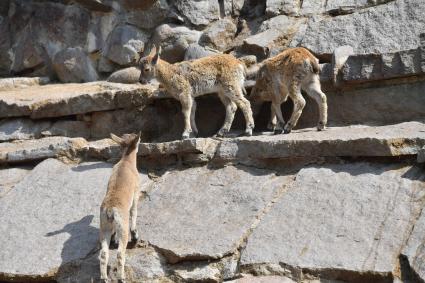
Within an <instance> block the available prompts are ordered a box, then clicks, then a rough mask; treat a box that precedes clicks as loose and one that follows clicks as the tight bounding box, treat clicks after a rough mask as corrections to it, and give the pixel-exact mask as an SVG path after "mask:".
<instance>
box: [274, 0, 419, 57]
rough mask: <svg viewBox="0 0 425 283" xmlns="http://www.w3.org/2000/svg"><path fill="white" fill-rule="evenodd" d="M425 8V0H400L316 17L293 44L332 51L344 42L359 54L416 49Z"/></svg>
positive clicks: (317, 50)
mask: <svg viewBox="0 0 425 283" xmlns="http://www.w3.org/2000/svg"><path fill="white" fill-rule="evenodd" d="M276 2H278V1H276ZM279 2H280V1H279ZM424 9H425V3H424V2H423V1H415V0H396V1H392V2H389V3H387V4H385V5H379V6H375V7H372V8H368V9H366V10H363V11H361V12H355V13H352V14H349V15H344V16H339V17H323V18H322V17H313V18H310V19H309V21H308V22H307V27H306V28H305V29H304V28H303V29H300V30H298V32H297V33H296V35H295V36H294V39H293V40H292V42H291V46H300V45H301V46H304V47H307V48H309V49H311V50H313V51H314V52H316V53H319V54H328V55H330V54H332V52H333V50H334V49H335V48H337V47H339V46H342V45H350V46H352V47H353V49H354V52H355V53H356V54H358V53H387V52H394V51H400V50H408V49H413V48H416V47H417V46H419V44H420V40H419V35H420V33H422V32H423V29H422V27H423V26H424V24H425V18H424V17H423V11H424ZM404 19H408V20H404ZM359 31H360V32H359Z"/></svg>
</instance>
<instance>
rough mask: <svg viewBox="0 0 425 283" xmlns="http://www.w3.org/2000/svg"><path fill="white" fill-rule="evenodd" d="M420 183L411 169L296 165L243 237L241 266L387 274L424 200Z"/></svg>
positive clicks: (420, 176) (339, 276)
mask: <svg viewBox="0 0 425 283" xmlns="http://www.w3.org/2000/svg"><path fill="white" fill-rule="evenodd" d="M423 180H424V174H423V173H422V172H421V169H420V168H417V167H411V166H407V167H401V168H400V167H399V166H388V165H379V164H367V163H353V164H346V165H344V164H343V165H325V166H314V167H309V168H305V169H302V170H301V171H300V172H299V173H298V174H297V177H296V181H295V183H294V184H293V186H292V187H291V188H290V189H289V190H288V192H287V193H286V194H285V195H284V196H283V197H282V198H281V199H280V200H279V201H278V202H277V203H276V204H275V206H274V207H273V209H272V210H271V212H270V213H269V214H268V215H266V216H265V218H264V220H263V221H262V222H261V223H260V224H259V225H258V227H257V228H256V229H255V230H254V232H253V233H252V235H251V236H250V237H249V239H248V243H247V246H246V249H245V250H244V251H243V252H242V257H241V262H240V264H241V266H242V269H250V268H252V269H255V268H256V265H259V266H261V264H264V265H267V264H281V266H287V267H289V268H294V269H300V268H302V269H305V270H308V271H311V272H320V273H321V274H322V276H324V278H327V276H330V279H342V280H344V279H348V278H350V272H357V273H358V275H357V276H359V279H360V278H361V273H364V274H366V273H374V274H375V276H376V281H379V279H380V277H383V278H385V277H388V274H390V273H391V272H392V271H393V270H394V268H395V265H394V262H395V261H396V260H397V257H398V253H399V252H400V249H401V247H402V246H403V244H404V242H405V241H406V239H407V238H408V236H409V233H410V230H411V229H412V227H413V223H414V220H415V219H416V218H417V217H418V216H419V214H420V211H421V209H422V206H423V205H424V199H423V197H424V193H423V192H424V186H425V185H424V183H423ZM306 207H308V208H309V209H308V210H306V209H305V208H306ZM276 243H279V244H276ZM347 254H350V256H349V257H347ZM332 269H337V270H340V272H336V273H333V272H332V271H331V270H332ZM327 273H328V274H327ZM333 276H335V277H336V278H332V277H333ZM344 277H346V278H344ZM300 279H302V278H300Z"/></svg>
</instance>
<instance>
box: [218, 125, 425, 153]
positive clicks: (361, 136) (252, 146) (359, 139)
mask: <svg viewBox="0 0 425 283" xmlns="http://www.w3.org/2000/svg"><path fill="white" fill-rule="evenodd" d="M422 127H425V125H424V124H423V123H420V122H406V123H401V124H397V128H395V126H394V125H392V126H379V127H369V126H346V127H331V128H328V129H327V130H326V131H323V132H318V131H315V130H313V129H312V130H300V131H298V132H297V131H295V132H293V133H292V132H291V134H289V135H274V136H266V135H262V136H256V137H253V138H248V137H241V138H235V139H227V140H223V141H222V142H221V143H220V144H219V146H218V148H217V151H216V153H215V156H214V157H215V158H217V159H224V160H246V159H257V158H258V159H266V158H290V157H292V156H298V157H301V156H304V157H314V156H397V155H411V154H417V152H418V151H419V150H420V149H421V147H422V146H423V145H422V142H420V141H419V140H420V139H423V138H425V132H420V131H421V130H420V129H421V128H422ZM418 137H420V138H419V139H418ZM408 140H410V141H408ZM424 142H425V140H424ZM313 144H314V146H313Z"/></svg>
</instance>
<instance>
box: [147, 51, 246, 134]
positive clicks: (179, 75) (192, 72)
mask: <svg viewBox="0 0 425 283" xmlns="http://www.w3.org/2000/svg"><path fill="white" fill-rule="evenodd" d="M160 53H161V47H159V48H158V49H157V48H156V46H155V47H154V48H153V49H152V51H151V52H150V54H149V55H148V56H146V57H144V58H141V59H140V61H139V67H140V70H141V73H140V82H142V83H147V82H148V81H150V80H151V79H153V78H156V79H157V80H158V81H159V82H160V83H161V84H162V85H163V86H164V87H165V88H166V90H167V92H169V93H170V94H171V95H172V96H173V97H174V98H175V99H177V100H179V101H180V103H181V105H182V112H183V116H184V131H183V135H182V138H183V139H186V138H189V137H190V136H193V135H195V136H196V135H197V133H198V128H197V127H196V124H195V111H196V102H195V97H197V96H200V95H203V94H207V93H214V92H217V93H218V97H219V98H220V100H221V101H222V103H223V104H224V106H225V108H226V118H225V121H224V124H223V126H222V127H221V129H220V130H219V131H218V133H217V136H224V135H226V134H227V133H228V131H229V130H230V127H231V125H232V122H233V119H234V117H235V112H236V109H237V107H239V108H240V109H241V110H242V112H243V114H244V116H245V121H246V128H245V134H246V135H248V136H250V135H252V130H253V128H254V119H253V117H252V110H251V105H250V103H249V101H248V100H247V99H246V98H245V97H244V92H245V89H244V87H243V85H244V82H245V72H246V70H245V65H244V64H243V63H242V62H241V61H239V60H238V59H236V58H235V57H233V56H232V55H228V54H221V55H213V56H209V57H204V58H200V59H197V60H193V61H189V62H182V63H176V64H169V63H167V62H165V61H163V60H161V59H160V58H159V56H160Z"/></svg>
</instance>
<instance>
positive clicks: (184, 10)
mask: <svg viewBox="0 0 425 283" xmlns="http://www.w3.org/2000/svg"><path fill="white" fill-rule="evenodd" d="M174 2H175V3H174V5H175V6H176V8H177V10H178V11H179V12H180V13H181V14H182V15H183V16H184V17H185V18H186V19H187V20H188V21H189V22H190V23H191V24H193V25H200V26H206V25H208V24H209V23H210V22H212V21H213V20H218V19H219V18H220V8H219V3H218V2H217V1H215V0H198V1H190V0H177V1H174Z"/></svg>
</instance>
